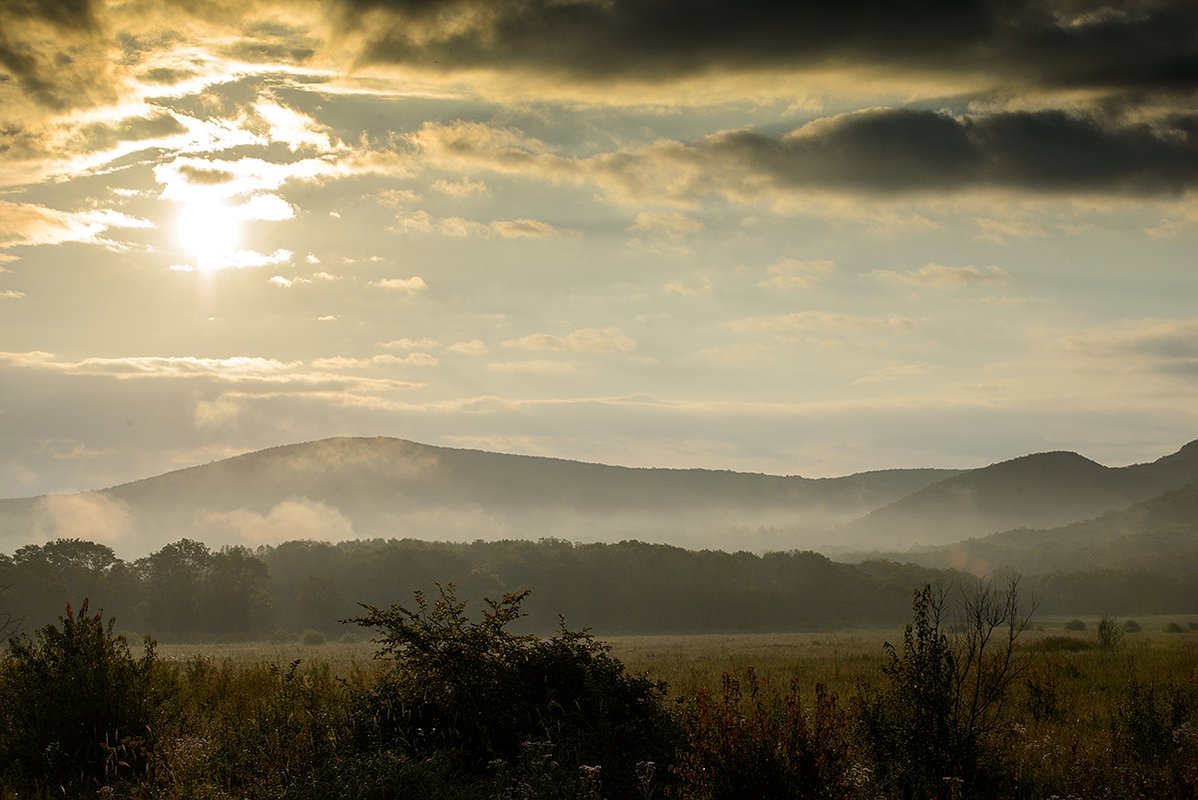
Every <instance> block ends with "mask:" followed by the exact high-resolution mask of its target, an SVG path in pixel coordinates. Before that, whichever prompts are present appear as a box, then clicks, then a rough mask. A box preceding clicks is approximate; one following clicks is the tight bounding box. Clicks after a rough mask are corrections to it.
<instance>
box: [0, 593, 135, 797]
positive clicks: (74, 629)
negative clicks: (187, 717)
mask: <svg viewBox="0 0 1198 800" xmlns="http://www.w3.org/2000/svg"><path fill="white" fill-rule="evenodd" d="M59 622H60V623H61V627H59V626H55V625H47V626H45V627H44V628H42V629H40V630H38V631H37V632H36V633H35V634H34V635H33V637H32V638H29V637H24V636H22V637H18V638H14V639H12V640H11V641H10V644H9V648H8V651H7V652H6V653H5V654H4V656H3V659H2V660H0V697H3V698H4V701H3V702H4V713H3V714H0V768H2V769H3V770H4V771H5V773H7V774H8V781H10V782H11V784H10V785H15V786H20V785H27V786H29V785H39V784H41V785H45V784H47V783H48V784H50V785H55V786H61V787H63V788H64V791H66V790H68V789H69V790H72V791H74V792H75V793H83V792H86V791H90V790H93V789H95V788H96V787H99V786H104V785H112V784H114V783H117V782H119V781H121V780H125V779H128V778H132V777H134V776H136V775H138V774H139V773H141V772H143V771H144V767H145V762H146V754H147V752H148V748H149V745H150V738H151V733H152V729H151V722H152V718H153V714H154V708H155V702H154V699H153V690H152V688H153V687H152V681H153V675H152V671H153V668H154V664H155V655H154V642H153V641H151V640H150V639H148V638H147V639H146V641H145V650H144V653H143V655H142V657H141V658H134V657H133V655H132V654H131V653H130V652H129V646H128V643H127V642H126V641H125V638H124V637H123V636H116V635H114V634H113V631H112V629H113V624H114V622H115V620H114V619H111V618H110V619H109V620H108V624H107V625H105V624H104V621H103V612H100V613H97V614H95V615H89V614H88V609H87V601H86V600H84V601H83V603H82V605H80V607H79V612H78V614H76V613H74V612H73V611H72V609H71V606H70V605H68V606H67V607H66V615H65V616H63V617H61V618H60V619H59Z"/></svg>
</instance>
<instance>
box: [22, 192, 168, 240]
mask: <svg viewBox="0 0 1198 800" xmlns="http://www.w3.org/2000/svg"><path fill="white" fill-rule="evenodd" d="M152 227H154V225H153V223H151V222H150V221H149V220H144V219H139V218H138V217H132V216H129V215H128V214H123V213H121V212H120V211H114V210H113V209H107V208H101V209H86V210H83V211H59V210H57V209H53V208H47V207H46V206H42V205H36V204H33V203H13V202H10V201H7V200H0V247H18V246H27V247H33V246H38V245H53V244H64V243H66V242H83V243H86V244H99V245H104V246H109V247H111V246H114V243H112V242H109V241H108V240H106V239H104V238H103V234H104V233H106V232H107V231H109V230H111V229H114V228H123V229H130V228H142V229H145V228H152Z"/></svg>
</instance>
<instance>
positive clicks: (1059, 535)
mask: <svg viewBox="0 0 1198 800" xmlns="http://www.w3.org/2000/svg"><path fill="white" fill-rule="evenodd" d="M891 555H892V556H894V555H898V554H891ZM901 557H902V559H903V560H904V561H910V562H913V563H917V564H920V565H924V566H930V567H948V566H956V567H963V568H966V569H968V570H970V571H973V572H977V573H979V574H983V573H991V572H995V571H1014V572H1021V573H1024V574H1028V575H1046V574H1052V573H1078V572H1099V571H1114V570H1119V571H1127V572H1148V573H1155V574H1161V575H1175V576H1181V575H1189V576H1193V575H1196V574H1198V481H1196V482H1194V483H1190V484H1187V485H1186V486H1183V487H1181V488H1180V489H1173V490H1171V491H1168V492H1165V493H1164V494H1161V495H1158V496H1157V497H1154V498H1152V499H1150V500H1146V501H1144V502H1141V503H1137V504H1135V505H1133V506H1131V507H1129V508H1125V509H1122V510H1119V511H1110V512H1107V513H1105V514H1102V515H1101V516H1098V517H1096V518H1094V519H1089V520H1084V521H1081V522H1074V523H1072V524H1069V525H1063V526H1060V527H1056V528H1049V529H1043V530H1032V529H1027V528H1021V529H1017V530H1010V531H1004V532H1001V533H994V534H990V535H989V536H985V537H982V538H980V539H969V540H966V541H962V542H956V543H954V544H952V545H947V546H943V547H933V548H926V549H922V550H919V551H916V552H906V553H902V554H901Z"/></svg>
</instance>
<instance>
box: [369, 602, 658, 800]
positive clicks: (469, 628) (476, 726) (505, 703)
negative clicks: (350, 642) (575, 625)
mask: <svg viewBox="0 0 1198 800" xmlns="http://www.w3.org/2000/svg"><path fill="white" fill-rule="evenodd" d="M438 589H439V590H440V597H439V598H438V599H437V600H436V601H434V602H433V603H432V604H431V606H430V604H429V602H428V599H427V598H426V597H425V595H424V594H422V593H419V592H418V593H417V594H416V610H414V611H413V610H409V609H407V608H405V607H403V606H400V605H393V606H391V607H390V608H389V609H379V608H376V607H374V606H368V605H364V606H363V608H365V609H366V611H367V613H366V616H364V617H360V618H356V619H353V620H350V621H352V622H356V623H357V624H359V625H362V626H364V627H369V628H373V629H374V630H375V631H376V633H377V634H378V638H376V639H374V640H373V641H375V642H377V643H378V644H380V645H381V648H380V650H379V652H378V653H377V655H376V657H381V658H388V659H390V660H391V668H390V669H389V670H388V672H387V673H386V674H385V675H383V676H382V677H381V678H380V680H379V681H378V683H377V684H376V685H375V686H373V687H371V688H370V689H368V690H366V691H365V692H364V693H363V694H362V695H361V696H360V697H359V698H358V699H357V701H356V702H355V711H356V714H357V717H358V729H359V732H360V734H361V735H366V736H368V737H370V738H372V739H373V740H374V743H375V744H377V745H380V746H383V747H391V748H398V749H399V750H401V751H403V752H407V753H410V754H412V755H415V756H419V757H430V756H433V755H436V756H437V757H440V758H448V759H450V761H451V762H452V763H454V764H455V765H456V767H457V768H458V769H460V770H462V771H464V772H467V773H471V774H474V775H477V776H480V777H481V776H482V775H484V774H486V773H487V772H491V773H494V772H495V770H496V769H497V768H499V767H500V766H501V765H505V764H506V765H508V766H510V765H512V764H517V763H519V762H520V759H521V756H522V754H524V755H525V756H526V757H527V750H528V748H527V745H528V743H552V747H553V750H554V753H555V759H554V760H553V763H554V764H555V769H557V770H559V771H560V775H558V776H557V777H558V778H560V780H558V781H557V785H570V784H571V783H572V782H573V781H574V780H575V779H576V778H577V776H578V768H579V767H582V766H587V767H600V768H601V770H602V772H601V774H602V776H603V777H602V782H603V787H604V791H605V792H606V793H609V794H611V795H613V796H629V795H631V794H632V793H633V791H634V789H635V787H636V783H637V779H636V766H635V765H636V764H637V763H638V762H645V761H653V762H655V763H657V764H664V763H665V762H667V761H668V757H669V755H670V754H671V753H672V751H673V748H674V746H675V744H676V737H675V730H674V729H675V726H674V724H673V720H672V719H671V718H670V717H669V715H668V714H666V712H665V711H664V709H663V707H662V703H661V700H662V697H663V695H664V684H661V683H658V682H655V681H651V680H649V679H648V678H645V677H642V676H637V675H629V674H627V673H626V672H625V671H624V666H623V664H621V663H620V662H619V661H618V660H616V659H615V658H612V657H611V656H610V655H609V648H608V647H607V646H606V645H604V644H602V643H601V642H598V641H596V640H595V639H594V638H593V637H592V636H591V635H590V634H589V633H586V632H585V631H581V632H580V631H570V630H567V629H566V628H565V626H564V624H563V625H562V627H561V630H560V631H559V632H558V633H557V634H556V635H555V636H553V637H552V638H549V639H541V638H539V637H536V636H529V635H517V634H513V633H511V632H510V631H509V630H507V626H508V624H509V623H511V622H512V621H514V620H516V619H518V618H519V617H520V616H522V614H521V612H520V604H521V602H522V601H523V600H524V598H525V597H527V595H528V591H527V590H526V591H523V592H519V593H515V594H505V595H504V596H503V598H502V599H501V600H498V601H496V600H489V599H488V600H486V601H485V604H486V608H484V609H483V613H482V619H481V620H480V621H478V622H471V621H470V619H469V618H468V616H467V614H466V603H465V602H461V601H458V600H457V598H456V596H455V589H454V586H453V585H452V584H449V585H447V586H444V587H441V586H438ZM526 760H527V758H526ZM662 772H663V773H664V770H662Z"/></svg>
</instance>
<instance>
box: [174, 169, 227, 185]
mask: <svg viewBox="0 0 1198 800" xmlns="http://www.w3.org/2000/svg"><path fill="white" fill-rule="evenodd" d="M179 174H181V175H182V176H183V177H184V178H187V180H188V181H189V182H190V183H194V184H198V185H201V186H218V185H220V184H222V183H228V182H229V181H231V180H233V178H234V175H233V173H232V172H228V171H227V170H223V169H216V168H213V169H204V168H202V167H193V166H191V165H190V164H184V165H182V166H180V167H179Z"/></svg>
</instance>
